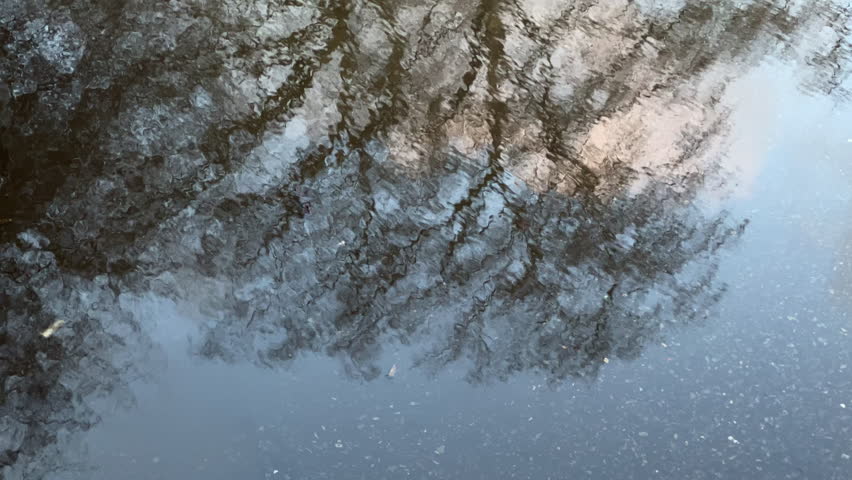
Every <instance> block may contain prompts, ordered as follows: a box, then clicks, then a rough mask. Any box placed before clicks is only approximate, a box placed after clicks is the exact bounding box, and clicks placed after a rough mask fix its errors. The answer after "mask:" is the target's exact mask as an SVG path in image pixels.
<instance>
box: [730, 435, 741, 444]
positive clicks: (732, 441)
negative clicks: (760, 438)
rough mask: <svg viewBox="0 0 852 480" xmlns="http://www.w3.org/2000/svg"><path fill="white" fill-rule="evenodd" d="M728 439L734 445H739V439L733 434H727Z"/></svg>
mask: <svg viewBox="0 0 852 480" xmlns="http://www.w3.org/2000/svg"><path fill="white" fill-rule="evenodd" d="M728 441H729V442H731V443H733V444H734V445H739V444H740V441H739V440H737V439H736V438H734V437H733V436H730V435H728Z"/></svg>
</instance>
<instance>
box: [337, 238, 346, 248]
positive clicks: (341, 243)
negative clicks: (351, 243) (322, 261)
mask: <svg viewBox="0 0 852 480" xmlns="http://www.w3.org/2000/svg"><path fill="white" fill-rule="evenodd" d="M344 245H346V240H341V241H339V242H337V246H338V247H342V246H344Z"/></svg>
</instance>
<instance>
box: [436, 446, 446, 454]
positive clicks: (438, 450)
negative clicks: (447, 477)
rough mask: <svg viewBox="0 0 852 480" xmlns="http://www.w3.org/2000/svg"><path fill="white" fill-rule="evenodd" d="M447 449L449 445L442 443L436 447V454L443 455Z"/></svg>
mask: <svg viewBox="0 0 852 480" xmlns="http://www.w3.org/2000/svg"><path fill="white" fill-rule="evenodd" d="M446 451H447V446H446V445H441V446H440V447H438V448H436V449H435V455H443V454H444V452H446Z"/></svg>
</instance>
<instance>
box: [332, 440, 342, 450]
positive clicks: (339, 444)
mask: <svg viewBox="0 0 852 480" xmlns="http://www.w3.org/2000/svg"><path fill="white" fill-rule="evenodd" d="M334 448H343V441H342V440H338V441H336V442H334Z"/></svg>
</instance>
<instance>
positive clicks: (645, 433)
mask: <svg viewBox="0 0 852 480" xmlns="http://www.w3.org/2000/svg"><path fill="white" fill-rule="evenodd" d="M639 436H640V437H647V436H648V432H639Z"/></svg>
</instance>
